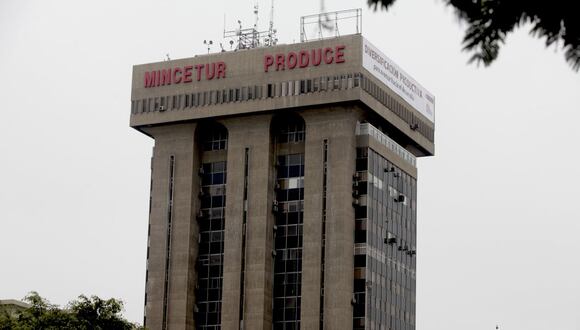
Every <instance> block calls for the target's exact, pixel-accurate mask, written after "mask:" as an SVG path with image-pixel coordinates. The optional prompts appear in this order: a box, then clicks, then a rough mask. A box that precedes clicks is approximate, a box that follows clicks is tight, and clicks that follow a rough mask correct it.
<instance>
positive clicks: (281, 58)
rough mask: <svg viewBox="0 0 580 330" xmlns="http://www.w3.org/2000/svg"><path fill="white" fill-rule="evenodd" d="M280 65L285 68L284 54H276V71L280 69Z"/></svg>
mask: <svg viewBox="0 0 580 330" xmlns="http://www.w3.org/2000/svg"><path fill="white" fill-rule="evenodd" d="M280 67H282V70H284V54H276V71H278V70H280Z"/></svg>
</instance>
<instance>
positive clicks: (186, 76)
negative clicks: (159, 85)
mask: <svg viewBox="0 0 580 330" xmlns="http://www.w3.org/2000/svg"><path fill="white" fill-rule="evenodd" d="M192 69H193V66H191V65H188V66H186V67H184V68H183V82H184V83H190V82H191V70H192Z"/></svg>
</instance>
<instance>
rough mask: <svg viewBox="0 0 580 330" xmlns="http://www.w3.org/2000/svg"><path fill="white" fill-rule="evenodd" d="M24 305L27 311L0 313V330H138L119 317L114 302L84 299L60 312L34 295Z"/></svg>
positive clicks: (119, 309)
mask: <svg viewBox="0 0 580 330" xmlns="http://www.w3.org/2000/svg"><path fill="white" fill-rule="evenodd" d="M24 301H25V302H27V303H28V304H30V307H29V308H27V309H25V310H23V311H20V312H17V313H16V314H15V315H14V314H9V313H7V312H3V313H0V330H8V329H10V330H52V329H79V330H105V329H107V330H109V329H111V330H132V329H142V328H141V327H140V326H138V325H136V324H133V323H131V322H129V321H127V320H126V319H124V318H123V317H122V316H121V312H122V310H123V303H122V302H121V301H119V300H116V299H113V298H111V299H107V300H103V299H101V298H99V297H97V296H91V298H87V297H86V296H84V295H81V296H79V297H78V299H76V300H73V301H71V302H69V304H68V305H67V308H64V309H60V308H58V306H56V305H53V304H51V303H50V302H49V301H48V300H46V299H44V298H42V297H41V296H40V295H39V294H38V293H37V292H34V291H33V292H31V293H29V294H28V295H27V296H26V297H25V298H24Z"/></svg>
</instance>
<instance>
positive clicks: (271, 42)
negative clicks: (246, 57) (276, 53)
mask: <svg viewBox="0 0 580 330" xmlns="http://www.w3.org/2000/svg"><path fill="white" fill-rule="evenodd" d="M266 43H267V45H268V46H275V45H276V44H277V43H278V38H277V37H276V29H274V0H272V2H271V4H270V24H269V26H268V38H267V39H266Z"/></svg>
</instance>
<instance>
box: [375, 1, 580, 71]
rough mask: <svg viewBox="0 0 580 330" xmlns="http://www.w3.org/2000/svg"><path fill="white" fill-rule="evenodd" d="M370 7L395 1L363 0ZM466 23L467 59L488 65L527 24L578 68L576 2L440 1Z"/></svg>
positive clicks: (579, 42)
mask: <svg viewBox="0 0 580 330" xmlns="http://www.w3.org/2000/svg"><path fill="white" fill-rule="evenodd" d="M367 1H368V3H369V5H370V6H371V7H374V9H375V10H376V9H377V8H383V9H385V10H388V9H389V7H390V6H391V5H393V3H394V2H395V1H396V0H367ZM443 3H445V4H446V5H447V6H451V7H453V8H454V10H455V13H456V14H457V17H458V18H459V19H460V20H461V21H463V22H465V23H467V31H466V32H465V36H464V38H463V46H464V48H463V49H464V50H466V51H471V52H473V55H472V56H471V59H470V62H476V63H483V64H484V65H485V66H488V65H490V64H491V63H492V62H493V61H494V60H495V59H496V58H497V56H498V54H499V49H500V46H501V45H502V44H503V43H504V42H505V38H506V36H507V35H508V34H509V33H511V32H513V31H514V30H515V29H516V28H519V27H521V26H522V25H524V24H526V23H530V24H531V26H532V29H531V31H530V33H531V34H532V35H533V36H536V37H538V38H540V39H544V41H545V43H546V47H548V46H550V45H553V44H556V45H560V44H561V45H562V49H563V50H564V57H565V58H566V61H567V62H568V63H569V64H570V66H571V67H572V69H574V70H576V71H578V70H579V69H580V19H579V18H578V17H579V16H578V13H579V11H578V3H577V2H576V1H545V0H527V1H514V0H443Z"/></svg>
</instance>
